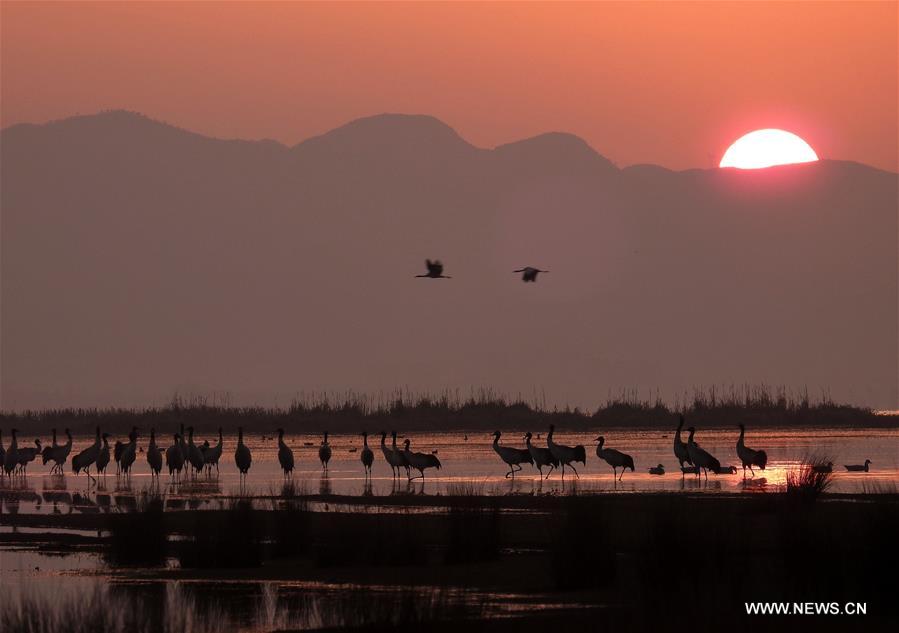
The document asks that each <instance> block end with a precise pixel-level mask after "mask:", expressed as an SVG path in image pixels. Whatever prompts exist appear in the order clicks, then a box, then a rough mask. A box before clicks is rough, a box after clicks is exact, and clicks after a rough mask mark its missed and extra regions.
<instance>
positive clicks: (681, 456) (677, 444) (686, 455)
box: [674, 416, 693, 473]
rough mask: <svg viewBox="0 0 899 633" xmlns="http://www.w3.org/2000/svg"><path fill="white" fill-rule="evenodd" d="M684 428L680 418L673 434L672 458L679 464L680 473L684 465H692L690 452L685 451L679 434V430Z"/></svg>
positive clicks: (682, 417)
mask: <svg viewBox="0 0 899 633" xmlns="http://www.w3.org/2000/svg"><path fill="white" fill-rule="evenodd" d="M683 428H684V416H680V420H679V421H678V423H677V432H676V433H675V434H674V456H675V457H676V458H677V461H678V463H680V467H681V473H683V472H684V470H683V468H684V464H685V463H687V464H690V465H691V466H692V465H693V462H692V461H690V451H688V450H687V445H686V443H685V442H684V441H683V440H682V439H681V436H680V432H681V429H683Z"/></svg>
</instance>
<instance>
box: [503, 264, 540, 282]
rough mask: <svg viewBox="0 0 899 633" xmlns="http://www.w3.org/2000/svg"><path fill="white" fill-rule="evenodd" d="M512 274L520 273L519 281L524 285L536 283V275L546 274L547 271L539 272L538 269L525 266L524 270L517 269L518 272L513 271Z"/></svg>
mask: <svg viewBox="0 0 899 633" xmlns="http://www.w3.org/2000/svg"><path fill="white" fill-rule="evenodd" d="M512 272H513V273H521V280H522V281H523V282H525V283H527V282H529V281H530V282H534V281H537V273H548V272H549V271H548V270H540V269H539V268H534V267H533V266H525V267H524V268H519V269H518V270H513V271H512Z"/></svg>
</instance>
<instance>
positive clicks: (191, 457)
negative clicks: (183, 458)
mask: <svg viewBox="0 0 899 633" xmlns="http://www.w3.org/2000/svg"><path fill="white" fill-rule="evenodd" d="M187 437H188V440H187V461H188V462H190V465H191V466H193V469H194V472H193V474H194V477H196V476H197V475H198V474H200V473H201V472H202V471H203V468H204V467H205V465H206V459H205V458H204V457H203V451H201V450H200V447H199V446H197V445H196V444H194V427H192V426H189V427H187Z"/></svg>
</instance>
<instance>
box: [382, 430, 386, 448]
mask: <svg viewBox="0 0 899 633" xmlns="http://www.w3.org/2000/svg"><path fill="white" fill-rule="evenodd" d="M381 448H387V434H386V433H381Z"/></svg>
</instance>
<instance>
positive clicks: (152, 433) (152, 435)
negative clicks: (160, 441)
mask: <svg viewBox="0 0 899 633" xmlns="http://www.w3.org/2000/svg"><path fill="white" fill-rule="evenodd" d="M150 446H156V431H150Z"/></svg>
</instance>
